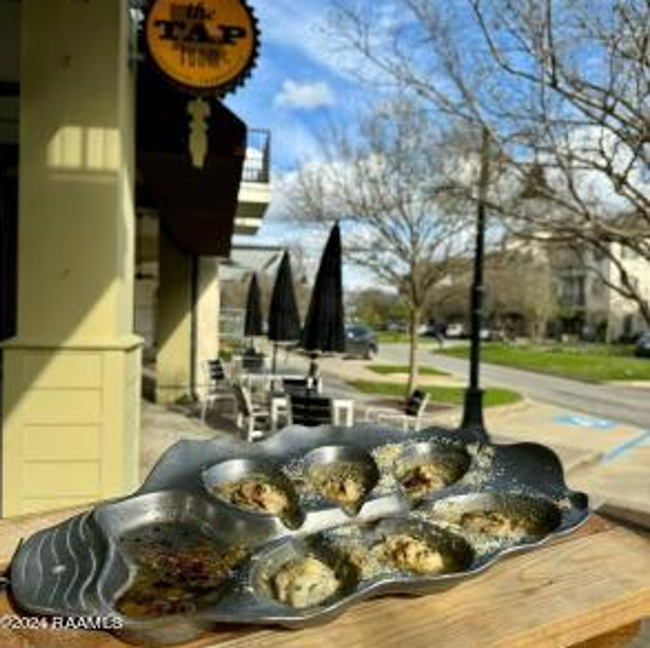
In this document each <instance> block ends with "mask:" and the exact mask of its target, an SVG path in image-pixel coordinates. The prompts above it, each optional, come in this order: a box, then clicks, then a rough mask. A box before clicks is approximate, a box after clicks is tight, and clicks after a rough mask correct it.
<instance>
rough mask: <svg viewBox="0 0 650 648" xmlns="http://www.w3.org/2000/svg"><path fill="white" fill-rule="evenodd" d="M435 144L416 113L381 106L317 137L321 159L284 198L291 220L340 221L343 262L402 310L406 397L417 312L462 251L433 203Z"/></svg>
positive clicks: (413, 368) (410, 107)
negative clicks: (399, 301) (386, 291)
mask: <svg viewBox="0 0 650 648" xmlns="http://www.w3.org/2000/svg"><path fill="white" fill-rule="evenodd" d="M438 141H439V133H438V132H437V130H436V129H435V128H434V127H433V125H432V122H431V120H430V119H429V118H428V116H427V115H426V114H425V113H424V111H423V110H421V109H420V108H418V107H417V106H416V105H414V104H413V103H412V102H410V101H407V100H404V99H403V98H392V99H390V100H386V101H384V102H382V103H381V104H379V105H378V106H377V107H375V108H374V109H372V110H371V111H370V112H368V113H367V114H365V115H362V116H361V117H360V118H359V122H358V124H353V125H352V126H351V127H348V128H347V129H345V128H342V127H334V126H333V127H332V128H331V129H330V131H329V132H327V133H325V134H324V136H323V138H322V147H323V152H324V156H325V161H324V162H322V163H312V164H307V165H305V166H303V168H302V169H301V171H300V172H299V174H298V176H297V178H296V181H295V184H294V187H293V190H292V192H291V195H290V201H291V211H292V213H293V215H294V216H295V217H297V218H301V219H304V218H308V219H315V220H320V221H331V220H335V219H340V220H343V221H345V222H346V223H347V224H348V226H347V229H344V233H345V232H346V231H348V232H350V236H348V237H346V240H347V245H346V246H345V253H346V256H347V257H348V259H350V260H351V261H353V262H354V263H356V264H358V265H359V266H363V267H365V268H367V269H369V270H370V271H371V272H372V273H373V274H374V275H375V276H376V277H377V279H378V281H379V288H382V289H383V288H384V287H386V288H392V289H394V290H397V291H398V293H399V294H400V295H402V296H403V298H404V299H405V301H406V303H407V304H408V317H409V334H410V359H409V366H410V370H409V381H408V385H407V391H408V393H410V392H411V391H412V390H413V389H414V388H415V386H416V384H417V376H418V363H417V346H418V327H419V324H420V320H421V314H422V308H423V307H424V305H425V303H426V300H427V295H428V293H429V291H430V290H431V289H432V287H433V286H435V285H436V284H437V283H438V282H439V281H440V280H441V279H442V278H443V277H444V275H445V261H446V260H447V259H449V258H450V257H451V256H453V255H454V254H458V253H459V250H460V249H462V246H463V237H462V236H459V235H460V233H461V232H462V229H463V227H464V225H465V223H464V221H463V219H461V218H460V217H459V215H458V214H457V213H454V212H452V211H451V210H446V211H444V212H443V211H442V210H441V209H440V208H439V205H438V192H437V186H436V177H435V169H434V165H433V164H432V157H433V155H434V154H435V150H436V146H437V143H438ZM432 261H435V262H436V263H435V264H432V263H431V262H432ZM382 284H383V285H382Z"/></svg>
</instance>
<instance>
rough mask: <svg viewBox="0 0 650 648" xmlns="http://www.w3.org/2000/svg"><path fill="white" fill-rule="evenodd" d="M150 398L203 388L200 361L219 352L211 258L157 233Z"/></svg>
mask: <svg viewBox="0 0 650 648" xmlns="http://www.w3.org/2000/svg"><path fill="white" fill-rule="evenodd" d="M159 240H160V248H159V286H158V317H157V349H158V352H157V360H156V401H157V402H159V403H173V402H175V401H177V400H179V399H184V398H185V399H186V398H190V397H192V396H193V395H197V396H199V397H202V396H203V395H204V393H205V389H206V387H207V384H206V375H205V371H204V365H205V361H206V360H210V359H212V358H216V357H217V356H218V354H219V338H218V334H219V330H218V329H219V286H218V281H217V277H218V275H217V261H216V259H215V258H214V257H191V256H189V255H187V254H185V253H183V252H182V251H180V250H179V249H178V248H177V247H176V245H175V244H174V242H173V241H172V240H171V239H170V238H169V236H168V235H167V234H166V232H165V230H164V229H161V232H160V239H159Z"/></svg>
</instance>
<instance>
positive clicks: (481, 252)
mask: <svg viewBox="0 0 650 648" xmlns="http://www.w3.org/2000/svg"><path fill="white" fill-rule="evenodd" d="M489 147H490V134H489V132H488V130H487V128H485V127H483V131H482V141H481V169H480V176H479V187H478V204H477V209H476V248H475V252H474V278H473V281H472V290H471V296H470V299H471V347H470V360H469V385H468V386H467V389H466V390H465V407H464V410H463V422H462V427H464V428H478V429H481V430H484V429H485V423H484V421H483V390H482V389H481V387H480V366H481V328H482V325H483V296H484V292H485V289H484V286H483V266H484V257H485V211H486V206H485V202H486V194H487V189H488V183H489V177H490V168H489V154H490V151H489Z"/></svg>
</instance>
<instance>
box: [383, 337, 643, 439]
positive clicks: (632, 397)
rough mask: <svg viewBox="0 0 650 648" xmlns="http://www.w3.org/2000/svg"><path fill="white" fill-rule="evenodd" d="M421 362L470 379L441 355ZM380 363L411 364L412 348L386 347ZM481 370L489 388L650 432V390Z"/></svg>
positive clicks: (425, 352) (462, 366)
mask: <svg viewBox="0 0 650 648" xmlns="http://www.w3.org/2000/svg"><path fill="white" fill-rule="evenodd" d="M419 358H420V361H421V363H422V366H430V367H435V368H436V369H441V370H443V371H447V372H449V373H451V374H454V375H456V376H459V377H461V378H464V377H465V376H467V365H468V362H467V361H466V360H460V359H457V358H450V357H448V356H443V355H437V354H435V353H432V352H431V350H430V349H421V350H420V353H419ZM378 362H382V363H386V364H407V362H408V346H406V345H403V344H384V345H382V347H381V349H380V355H379V358H378ZM481 370H482V373H481V377H482V382H483V384H484V385H485V386H492V387H506V388H508V389H513V390H515V391H518V392H520V393H523V394H526V395H527V396H530V397H531V398H534V399H535V400H538V401H542V402H546V403H552V404H553V405H559V406H561V407H564V408H566V409H568V410H571V411H575V412H583V413H585V414H590V415H592V416H598V417H602V418H605V419H611V420H613V421H619V422H621V423H627V424H628V425H635V426H638V427H642V428H645V427H648V428H650V389H645V388H642V387H625V386H619V385H593V384H589V383H583V382H579V381H577V380H569V379H567V378H556V377H554V376H547V375H544V374H537V373H532V372H530V371H521V370H519V369H510V368H507V367H500V366H496V365H489V364H483V365H482V368H481Z"/></svg>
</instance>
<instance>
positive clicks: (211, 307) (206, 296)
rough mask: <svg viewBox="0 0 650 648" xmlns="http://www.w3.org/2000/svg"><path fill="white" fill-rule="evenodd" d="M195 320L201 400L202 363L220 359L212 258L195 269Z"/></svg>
mask: <svg viewBox="0 0 650 648" xmlns="http://www.w3.org/2000/svg"><path fill="white" fill-rule="evenodd" d="M197 270H198V271H197V286H196V288H197V290H196V297H197V299H196V306H195V310H194V316H195V318H196V321H195V326H194V331H195V335H196V344H195V345H194V354H195V356H194V358H195V363H196V364H195V366H196V368H197V375H196V383H197V385H196V386H197V392H198V394H199V396H200V397H203V396H204V395H205V392H206V390H207V387H208V384H207V375H206V372H205V363H206V361H207V360H213V359H214V358H217V357H218V356H219V282H218V265H217V259H216V258H215V257H200V258H199V261H198V268H197Z"/></svg>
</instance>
